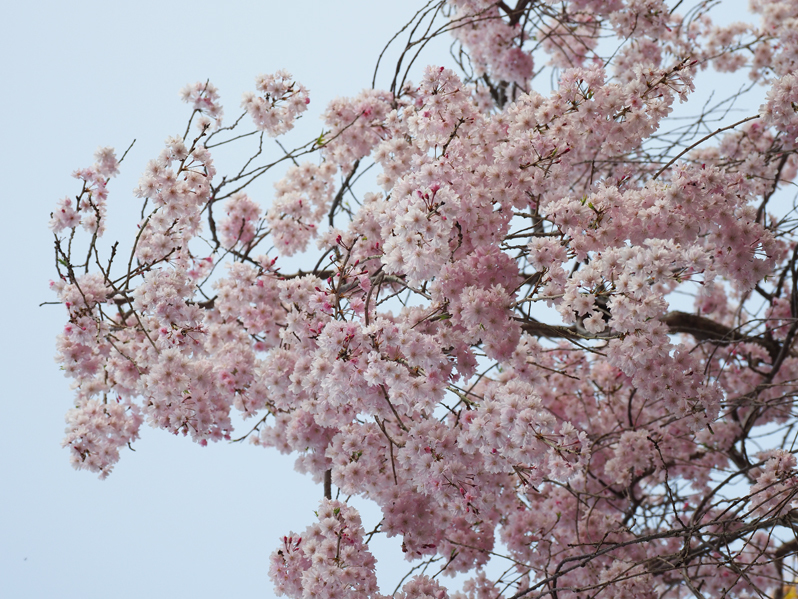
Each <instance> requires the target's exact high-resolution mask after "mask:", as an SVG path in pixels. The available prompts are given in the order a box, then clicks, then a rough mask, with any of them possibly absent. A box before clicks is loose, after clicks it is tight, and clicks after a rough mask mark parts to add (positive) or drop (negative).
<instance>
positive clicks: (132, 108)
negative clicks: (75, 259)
mask: <svg viewBox="0 0 798 599" xmlns="http://www.w3.org/2000/svg"><path fill="white" fill-rule="evenodd" d="M420 4H421V2H375V1H374V0H338V1H330V0H305V1H304V2H301V3H293V2H276V1H271V0H265V1H264V0H261V1H260V2H255V1H242V0H228V2H226V3H224V4H222V3H218V2H209V1H206V0H195V1H194V2H173V1H171V0H162V1H158V2H156V1H152V0H139V1H137V2H127V1H120V0H117V1H116V2H108V1H107V0H106V1H102V2H101V1H87V0H77V1H73V2H63V1H44V2H35V1H31V2H26V3H22V2H15V3H9V4H8V6H5V7H4V9H3V10H4V15H3V18H2V19H0V48H2V56H3V61H2V64H0V71H1V72H2V90H3V92H2V94H0V109H2V115H3V118H4V123H3V125H2V129H0V131H1V132H0V141H2V143H1V144H0V157H2V162H1V163H0V164H2V168H1V170H0V173H1V174H2V184H3V191H4V197H3V203H4V205H5V206H6V212H5V217H4V218H3V219H2V224H0V226H1V227H2V234H0V248H1V251H0V256H2V262H1V263H0V274H2V296H0V297H2V299H1V300H0V301H2V310H0V324H1V325H2V329H1V330H2V333H3V343H2V346H0V357H1V358H2V359H1V360H0V372H2V383H3V387H2V393H1V394H0V398H2V399H1V400H0V401H2V406H3V411H2V415H3V417H2V420H0V596H1V597H3V598H4V599H16V598H30V597H35V598H38V597H48V598H49V597H59V598H62V599H71V598H80V599H94V598H97V599H99V598H120V599H125V598H140V597H148V598H151V599H159V598H161V597H163V598H175V597H193V598H198V599H203V598H206V597H207V598H211V597H219V596H226V597H267V598H268V597H273V596H274V594H273V592H272V590H271V583H270V581H269V580H268V577H267V568H268V563H267V558H268V555H269V554H270V553H271V552H272V551H273V550H274V549H275V548H276V547H277V543H278V539H279V538H280V537H281V536H282V535H284V534H287V533H288V532H289V531H291V530H294V531H297V532H299V531H301V530H303V529H304V527H305V526H307V525H308V524H310V523H311V522H312V521H313V519H314V516H313V510H314V509H316V507H317V506H318V501H319V499H320V498H321V495H322V490H321V488H320V487H319V486H316V485H314V484H313V483H312V482H311V481H310V480H309V478H307V477H305V476H302V475H299V474H297V473H295V472H294V471H293V459H292V458H288V457H284V456H280V455H279V454H277V453H276V451H272V450H264V449H260V448H255V447H252V446H250V445H247V444H238V445H229V444H216V445H212V446H210V447H208V448H201V447H199V446H197V445H195V444H193V443H191V442H190V441H189V440H187V439H183V438H174V437H171V436H170V435H168V434H167V433H165V432H163V431H153V430H151V429H149V428H146V427H145V428H143V434H142V439H141V440H140V441H139V442H137V443H136V444H135V449H136V452H135V453H133V452H130V451H124V452H123V456H122V460H121V462H120V463H119V464H118V466H117V467H116V469H115V471H114V473H113V474H112V475H111V477H110V478H109V479H108V480H105V481H99V480H98V479H97V477H96V476H95V475H93V474H90V473H86V472H76V471H74V470H73V469H72V468H71V467H70V465H69V462H68V453H67V451H66V450H63V449H61V447H60V441H61V438H62V436H63V431H64V413H65V412H66V410H67V409H68V408H69V407H70V405H71V401H72V393H71V391H70V389H69V382H68V381H67V379H65V378H63V377H62V376H61V373H60V371H59V370H58V368H57V366H56V365H55V363H54V361H53V355H54V353H55V350H54V337H55V335H56V334H57V333H58V331H59V330H60V328H61V327H62V326H63V324H64V319H65V316H64V311H63V309H62V308H61V307H60V306H45V307H42V308H39V307H37V305H38V304H39V303H40V302H43V301H49V300H52V299H53V297H52V296H51V294H50V292H49V290H48V281H49V280H50V279H51V278H52V277H53V276H54V267H53V253H52V235H51V233H50V231H49V230H48V229H47V220H48V215H49V213H50V211H51V210H52V209H53V208H54V206H55V202H56V201H57V200H58V199H59V198H61V197H63V196H65V195H68V194H72V195H74V194H75V193H76V192H77V191H78V183H77V181H75V180H74V179H72V178H71V177H70V173H71V172H72V171H73V170H74V169H76V168H80V167H84V166H88V165H90V164H91V163H92V162H93V153H94V151H95V150H96V148H97V147H98V146H101V145H102V146H106V145H107V146H114V147H116V148H117V149H119V150H120V151H121V150H123V149H124V148H125V147H127V146H128V145H129V144H130V142H131V141H132V140H133V139H134V138H135V139H136V140H137V142H136V144H135V146H134V148H133V150H132V151H131V153H130V155H129V156H128V158H127V159H126V161H125V164H124V165H123V173H122V176H120V177H119V178H118V179H116V180H115V181H113V182H112V183H111V186H110V190H111V196H110V203H111V204H112V207H111V216H112V218H113V217H114V215H117V216H120V215H121V218H120V219H119V222H116V223H112V225H111V228H110V230H109V234H108V239H107V242H108V243H110V241H111V240H112V239H113V232H115V231H121V232H122V234H124V231H125V226H129V225H130V219H127V221H126V220H125V216H126V215H132V214H133V210H134V209H135V207H136V203H135V199H134V198H133V196H132V194H131V190H132V188H133V187H134V186H135V183H136V180H137V178H138V176H139V174H140V173H141V171H142V169H143V167H144V165H145V164H146V161H147V160H148V159H150V158H152V157H155V156H156V155H157V154H158V152H159V151H160V149H161V147H162V143H163V140H164V139H165V138H166V137H167V136H169V135H174V134H178V133H182V131H183V129H184V128H185V121H186V118H187V116H188V114H189V109H188V107H187V106H186V105H184V104H182V103H181V102H180V100H179V95H178V92H179V90H180V88H181V87H182V86H183V85H184V84H186V83H190V82H194V81H198V80H200V81H205V80H206V79H210V81H212V82H213V83H214V84H215V85H216V86H217V87H218V88H219V90H220V92H221V95H222V101H223V103H224V104H225V106H226V115H227V118H228V122H229V121H230V120H231V117H234V116H235V115H237V114H238V105H239V102H240V97H241V94H242V93H243V92H244V91H247V90H250V89H252V88H253V81H254V77H255V76H256V75H258V74H260V73H268V72H273V71H275V70H277V69H280V68H285V69H287V70H289V71H290V72H292V73H293V74H294V76H295V77H296V78H297V79H298V80H299V81H301V82H302V83H303V84H304V85H305V86H306V87H307V88H309V89H310V92H311V105H310V106H311V110H310V113H309V114H308V115H307V116H306V117H305V118H304V119H303V121H304V122H303V124H302V126H303V127H305V128H304V129H302V131H306V132H308V136H307V138H308V139H309V138H311V137H315V136H316V135H318V132H319V131H320V129H321V123H320V122H319V121H318V115H319V114H320V112H321V110H322V109H323V107H324V105H325V104H326V103H327V102H328V101H329V100H330V99H332V98H333V97H335V96H338V95H353V94H355V93H357V92H358V91H359V90H360V89H362V88H366V87H369V86H370V83H371V75H372V71H373V68H374V63H375V59H376V56H377V55H378V53H379V51H380V50H381V49H382V46H383V45H384V44H385V42H386V41H387V40H388V39H389V38H390V37H391V36H392V35H393V33H395V32H396V30H397V29H398V28H399V27H400V26H401V25H402V24H404V22H406V21H407V19H408V18H409V17H410V16H411V15H412V13H413V12H414V10H415V9H416V8H417V6H418V5H420ZM447 50H448V41H447V43H440V44H438V45H437V48H433V50H432V51H431V52H430V53H428V54H427V55H426V56H428V57H429V58H428V59H422V60H421V62H420V65H419V66H423V64H426V63H427V62H436V63H438V64H447V63H448V61H446V60H445V57H446V54H447ZM441 56H443V57H444V58H440V57H441ZM416 73H418V71H416ZM414 79H415V80H418V75H416V76H415V77H414ZM382 82H383V84H385V83H386V80H385V79H384V78H383V79H382ZM378 84H379V81H378ZM376 517H377V515H376V512H375V511H374V510H373V509H372V510H370V511H369V510H367V511H366V512H365V514H364V520H365V523H366V524H371V525H373V524H374V523H375V522H376V520H375V519H376ZM375 544H376V545H375V553H376V555H377V557H378V559H379V565H378V574H379V576H380V580H381V583H382V584H383V592H388V593H389V592H390V591H392V590H393V586H394V585H395V583H396V581H397V579H398V577H400V576H401V575H402V574H403V573H404V571H405V570H406V568H405V564H404V563H402V562H401V561H399V562H395V563H391V562H390V558H389V556H393V558H394V559H399V560H401V551H400V550H399V548H398V542H396V540H395V539H394V541H393V542H386V541H380V540H378V541H375Z"/></svg>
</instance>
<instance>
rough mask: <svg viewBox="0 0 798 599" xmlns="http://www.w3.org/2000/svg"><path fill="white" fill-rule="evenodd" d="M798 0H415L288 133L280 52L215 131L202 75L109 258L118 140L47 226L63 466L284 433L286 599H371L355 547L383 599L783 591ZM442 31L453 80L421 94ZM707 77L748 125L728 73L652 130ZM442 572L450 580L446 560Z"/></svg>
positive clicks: (791, 383)
mask: <svg viewBox="0 0 798 599" xmlns="http://www.w3.org/2000/svg"><path fill="white" fill-rule="evenodd" d="M794 4H795V3H794V2H788V1H787V0H761V1H758V2H756V3H755V6H754V8H755V10H756V11H758V13H759V14H760V15H761V17H762V23H761V24H759V25H741V24H735V25H730V26H722V27H721V26H714V25H713V24H712V21H711V19H710V14H711V9H712V7H713V4H712V3H709V2H698V3H697V4H696V5H695V6H693V7H691V8H689V7H688V8H682V9H681V10H684V11H685V12H684V14H682V15H679V14H678V13H677V8H679V7H678V6H677V5H673V6H671V5H668V4H666V3H665V2H663V1H662V0H650V1H647V2H638V1H637V0H619V1H618V2H604V1H596V2H588V3H585V2H570V1H566V2H565V3H562V4H558V5H556V6H555V5H553V4H549V3H539V2H528V1H526V0H518V1H516V2H515V3H510V2H495V1H494V0H440V1H435V0H433V1H431V2H428V3H427V4H426V5H425V6H424V7H422V8H421V9H420V10H419V11H418V12H417V13H416V14H415V16H414V17H413V19H412V21H411V22H410V23H409V24H408V25H407V26H406V27H405V28H403V29H402V31H401V32H400V35H399V36H398V37H397V38H395V39H399V38H400V37H402V36H406V38H407V39H406V41H405V45H404V47H402V48H400V49H399V50H400V52H399V53H400V58H399V60H398V62H397V65H396V67H395V68H394V69H393V70H392V71H391V73H390V74H389V78H390V79H391V80H392V82H391V84H390V86H388V87H389V89H388V91H381V90H379V89H376V81H377V75H379V73H380V71H379V70H377V72H376V73H375V84H374V85H372V89H368V90H366V91H363V92H361V93H360V94H358V95H356V96H354V97H348V98H346V97H341V98H338V99H336V100H334V101H333V102H331V104H330V105H329V106H328V107H327V109H326V110H325V111H324V113H323V120H324V124H323V128H322V133H321V134H320V135H319V136H318V137H315V136H314V137H313V139H311V140H309V141H308V142H307V143H305V144H303V145H300V146H298V147H296V148H294V149H290V148H289V147H288V146H287V145H284V143H285V142H284V138H283V136H284V135H285V134H286V133H287V132H288V131H289V130H290V129H291V128H292V127H293V126H294V124H295V123H296V121H297V119H299V118H303V116H304V114H305V112H306V111H307V109H308V107H309V102H310V96H309V93H308V91H307V90H306V89H305V87H303V86H302V85H301V84H300V83H299V82H297V81H296V80H295V79H294V78H293V77H292V76H291V75H290V74H288V73H287V72H284V71H279V72H277V73H275V74H273V75H265V76H261V77H259V78H258V79H257V80H256V83H255V87H256V92H253V93H249V94H246V95H245V96H244V99H243V102H242V108H243V113H242V114H241V115H240V116H239V117H238V118H236V120H234V121H233V123H232V124H231V125H227V126H224V127H223V126H222V116H223V109H222V106H221V104H220V102H219V94H218V91H217V90H216V88H215V87H213V85H212V84H211V83H210V82H208V81H205V82H200V83H197V84H195V85H191V86H188V87H187V88H185V90H184V93H183V96H184V100H185V101H186V102H188V103H189V104H190V106H191V114H190V117H189V123H188V126H187V128H186V129H185V131H186V132H185V133H184V134H182V135H178V136H175V137H169V138H168V139H167V141H166V144H165V148H164V150H163V151H162V153H161V154H160V155H159V156H158V157H157V158H155V159H154V160H152V161H150V162H149V163H148V164H147V165H146V167H145V169H144V174H143V176H142V178H141V180H140V182H139V185H138V187H137V189H136V190H135V194H136V195H137V196H138V197H139V198H140V199H141V204H142V208H141V220H140V221H139V223H138V224H135V225H134V224H132V225H131V227H130V229H131V243H130V247H131V250H130V255H129V256H128V255H125V257H124V258H123V259H121V260H120V259H117V256H118V252H119V248H120V247H125V246H124V244H121V245H118V244H112V245H111V246H110V251H109V252H108V253H107V254H105V253H104V251H105V250H104V246H103V245H102V243H103V242H104V233H105V231H106V219H107V212H106V205H107V202H108V198H109V187H110V186H111V179H112V178H113V177H114V176H115V175H116V174H117V173H118V171H119V162H120V161H118V160H117V159H116V155H115V153H114V152H113V150H111V149H109V148H103V149H101V150H99V151H98V153H97V155H96V163H95V164H94V165H93V166H92V167H89V168H87V169H82V170H79V171H77V172H76V173H75V176H76V178H77V179H78V180H79V181H80V184H79V192H78V194H77V195H76V196H74V197H70V198H65V199H63V200H61V201H60V202H59V203H58V206H57V208H56V210H55V211H54V212H53V214H52V219H51V221H50V227H51V229H52V230H53V232H54V234H55V244H54V248H55V258H56V265H55V266H56V271H57V273H58V277H57V279H56V280H55V281H54V282H53V284H52V288H53V290H54V291H55V293H56V294H57V296H58V299H59V302H60V303H61V304H63V306H64V307H65V308H66V310H67V323H66V325H65V327H64V330H63V332H62V333H61V335H60V336H59V337H58V341H57V347H58V360H59V362H60V364H61V366H62V368H63V370H64V372H65V374H66V375H67V376H69V377H70V378H71V379H72V380H73V381H74V386H75V389H76V397H75V404H74V407H73V408H72V409H71V410H70V411H69V412H68V415H67V421H68V429H67V436H66V439H65V440H64V445H65V446H66V447H68V448H69V449H70V452H71V456H72V461H73V463H74V464H75V466H76V467H78V468H83V469H88V470H90V471H93V472H96V473H98V474H99V475H100V476H103V477H104V476H107V475H108V474H109V473H110V472H111V470H112V468H113V466H114V464H115V463H116V462H117V461H118V460H119V459H120V450H122V449H124V448H125V447H126V446H127V447H131V448H132V443H133V442H135V441H136V440H137V439H138V436H139V431H140V427H141V426H142V425H143V424H144V423H145V422H146V423H147V424H149V425H151V426H153V427H156V428H162V429H165V430H168V431H170V432H172V433H173V434H182V435H186V436H190V437H191V438H192V439H193V440H195V441H196V442H198V443H201V444H207V443H208V442H209V441H219V440H232V437H233V425H232V422H233V419H232V417H231V415H232V413H233V412H234V411H235V412H238V413H240V414H241V415H242V416H243V417H244V418H253V419H254V422H256V424H255V425H254V426H249V427H248V428H247V431H249V432H247V433H246V434H245V435H244V436H239V437H238V438H237V439H236V440H237V441H240V440H243V439H245V438H248V439H250V440H251V441H253V442H254V443H256V444H258V445H262V446H267V447H276V448H277V449H279V450H280V451H282V452H285V453H293V454H295V455H296V456H297V461H296V465H297V468H298V469H299V470H300V471H301V472H306V473H308V474H310V475H311V476H312V477H313V478H314V480H316V481H317V482H318V483H319V484H320V485H321V488H322V492H321V493H320V494H323V496H324V500H323V501H322V503H321V507H320V509H319V511H318V513H317V516H318V520H317V521H316V522H314V523H312V524H311V525H310V526H309V527H308V528H307V529H306V530H305V531H304V532H303V534H301V535H295V534H293V533H292V534H290V535H288V536H286V537H285V538H284V539H283V540H282V544H281V545H280V547H279V548H278V549H277V550H276V551H275V552H274V553H273V554H272V556H271V558H270V570H269V573H270V576H271V578H272V581H273V582H274V584H275V588H276V590H277V592H278V593H281V594H284V595H287V596H289V597H294V598H297V599H298V598H307V597H322V598H324V597H336V598H337V597H353V598H354V597H358V598H361V597H382V595H380V594H379V590H378V587H377V579H376V574H375V560H374V558H373V556H372V554H371V551H370V548H369V543H370V542H371V540H372V538H373V537H374V536H375V535H377V534H385V535H387V536H399V537H401V540H402V548H403V551H404V555H405V557H406V558H408V559H409V560H410V561H413V562H416V564H417V565H416V566H411V568H412V569H411V571H410V573H409V574H414V577H412V578H410V577H409V576H408V577H405V579H403V581H402V582H401V583H400V586H399V587H397V590H396V592H395V593H394V596H397V597H403V598H404V599H411V598H413V599H422V598H427V597H435V598H437V599H441V598H444V597H447V596H449V597H457V598H458V599H463V598H469V599H476V598H478V597H492V598H497V597H516V598H520V597H532V596H534V597H552V598H554V599H562V598H566V597H567V598H575V597H583V596H584V597H594V598H597V599H598V598H603V597H634V598H643V599H653V598H655V597H657V598H663V599H664V598H681V597H688V596H694V597H704V598H707V599H708V598H710V597H711V598H721V597H740V598H743V597H753V596H783V594H784V590H783V587H782V585H783V584H784V583H785V582H789V581H790V579H791V578H792V577H793V575H794V573H793V571H792V570H791V568H792V565H793V563H794V560H793V557H794V556H795V554H796V550H797V549H798V546H796V543H795V541H794V538H795V535H794V530H795V525H796V510H797V509H798V505H796V499H795V497H796V493H797V492H798V472H797V471H796V460H795V456H794V452H795V443H796V434H798V433H796V430H798V427H796V415H795V407H794V400H795V397H796V394H797V393H798V387H797V386H796V380H798V356H797V355H796V348H795V339H796V336H797V335H798V250H796V245H797V244H798V239H796V230H798V228H796V226H795V222H796V217H795V214H794V211H791V210H789V209H781V208H780V207H779V206H780V204H783V200H782V199H781V198H782V196H783V190H784V189H785V187H787V186H788V185H792V183H793V181H794V179H795V177H796V170H797V169H798V159H797V158H796V147H798V141H797V139H798V78H797V77H796V74H795V70H796V63H797V62H798V58H796V57H798V38H796V36H795V31H796V30H798V12H797V11H796V7H795V5H794ZM444 33H451V34H452V35H453V36H454V38H455V43H454V46H453V47H452V55H453V57H454V59H455V61H456V62H457V63H458V65H459V66H460V70H461V72H460V73H459V74H458V73H455V72H454V71H452V70H449V69H446V68H442V67H428V68H427V69H426V70H424V72H423V76H422V78H421V80H420V81H419V82H418V84H416V85H411V84H410V83H409V79H408V78H409V73H410V71H409V69H410V67H411V65H413V64H415V62H416V60H417V59H418V57H419V52H420V51H421V49H423V48H424V47H426V46H427V44H428V43H429V42H430V41H431V40H433V39H435V38H436V37H438V36H440V35H442V34H444ZM610 42H612V43H610ZM609 47H612V48H614V53H613V54H612V55H605V54H604V52H605V51H606V48H609ZM382 57H383V55H381V57H380V58H381V59H382ZM378 66H379V65H378ZM710 66H711V67H714V68H715V69H719V70H725V71H735V70H736V71H740V72H746V73H747V74H748V75H749V76H750V79H751V81H752V85H760V84H761V85H766V86H768V90H769V91H768V92H767V97H766V102H765V104H764V105H763V106H762V107H760V109H759V111H758V113H757V114H753V112H755V111H756V107H748V109H749V110H751V112H748V113H747V114H751V116H749V117H746V118H745V119H743V120H739V121H737V122H735V123H734V124H728V122H727V121H726V120H724V119H725V117H726V115H727V113H728V111H729V110H731V108H732V105H739V104H741V103H744V101H745V99H746V95H745V91H744V90H742V91H740V92H737V93H734V94H732V95H730V96H729V97H727V98H722V99H721V100H719V101H717V102H716V103H715V104H707V105H706V106H705V108H704V109H703V110H702V111H701V113H700V114H696V115H695V116H694V117H687V118H683V117H680V118H679V119H675V118H672V117H671V116H670V115H671V112H672V111H673V109H674V105H675V103H676V101H677V100H679V101H683V100H686V99H688V98H689V97H690V95H691V94H692V92H693V90H694V88H695V87H696V86H700V85H702V71H703V70H704V69H707V68H709V67H710ZM547 75H550V76H551V77H550V78H549V77H548V76H547ZM544 79H546V80H549V79H550V80H551V81H555V82H556V85H554V86H553V89H552V91H550V92H544V90H545V89H546V86H545V84H544V83H542V81H543V80H544ZM744 114H745V113H744ZM180 130H182V127H181V128H180ZM192 131H193V133H192ZM269 137H273V138H276V145H277V146H278V147H279V148H280V152H279V153H278V154H277V156H273V157H270V156H268V154H269V144H268V143H264V140H266V141H268V138H269ZM246 144H250V148H249V149H250V152H249V154H248V155H247V156H248V157H247V158H246V159H244V160H242V161H241V162H240V163H239V164H237V165H234V168H231V169H230V170H229V171H227V172H226V173H223V174H220V173H217V167H216V160H217V157H218V158H222V157H223V158H224V159H225V160H224V161H221V160H220V163H222V162H223V163H225V164H229V163H231V162H233V161H234V160H236V158H235V156H236V155H233V156H230V155H227V154H226V152H228V151H229V149H231V148H233V147H238V146H244V145H246ZM237 156H240V154H237ZM277 169H283V171H282V177H281V178H278V181H277V183H276V184H275V185H274V191H273V193H271V201H270V202H264V201H263V200H264V199H267V198H266V195H267V192H266V191H265V190H264V189H263V188H262V187H260V185H261V182H262V181H263V180H264V179H265V177H264V175H265V174H266V173H269V172H272V173H273V172H274V171H275V170H277ZM366 174H369V177H370V176H371V175H372V174H375V176H374V177H373V178H371V179H370V178H369V177H366V176H365V175H366ZM372 184H373V186H372V187H370V185H372ZM768 210H773V211H774V213H773V214H770V213H768V212H767V211H768ZM314 246H315V247H316V248H317V249H318V251H317V252H316V251H314V249H313V248H314ZM288 256H296V257H297V259H298V260H299V261H300V264H301V267H300V268H299V270H294V269H293V268H292V269H291V270H290V272H286V271H284V270H283V263H284V262H283V261H281V258H283V257H288ZM353 496H359V497H363V498H366V499H368V500H370V501H372V502H374V503H376V505H377V506H378V507H379V509H380V510H381V513H382V518H381V521H380V524H379V526H377V527H375V528H374V530H373V532H371V533H369V534H368V535H366V534H365V532H364V530H363V528H362V526H361V523H360V518H359V516H358V514H357V512H356V511H355V510H354V508H353V507H351V506H350V505H348V504H347V502H346V501H337V500H333V497H336V498H340V497H353ZM489 560H490V561H491V562H492V564H493V563H495V562H497V561H498V562H501V561H503V562H506V567H507V570H505V571H504V572H503V573H502V574H500V575H498V576H495V577H494V578H491V577H490V576H489V575H488V574H487V572H488V570H486V569H485V568H484V567H485V566H486V564H488V562H489ZM433 564H437V565H436V566H435V567H436V568H440V570H439V571H437V572H434V571H432V570H430V569H429V568H430V567H431V566H432V565H433ZM492 564H491V565H492ZM458 572H469V573H471V574H472V578H471V579H470V580H469V581H468V582H466V583H465V585H464V587H463V589H462V591H461V592H459V593H452V594H450V592H449V590H448V589H447V588H445V587H444V586H443V585H442V584H441V583H440V582H439V581H438V580H437V576H438V574H441V573H443V574H454V573H458Z"/></svg>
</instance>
